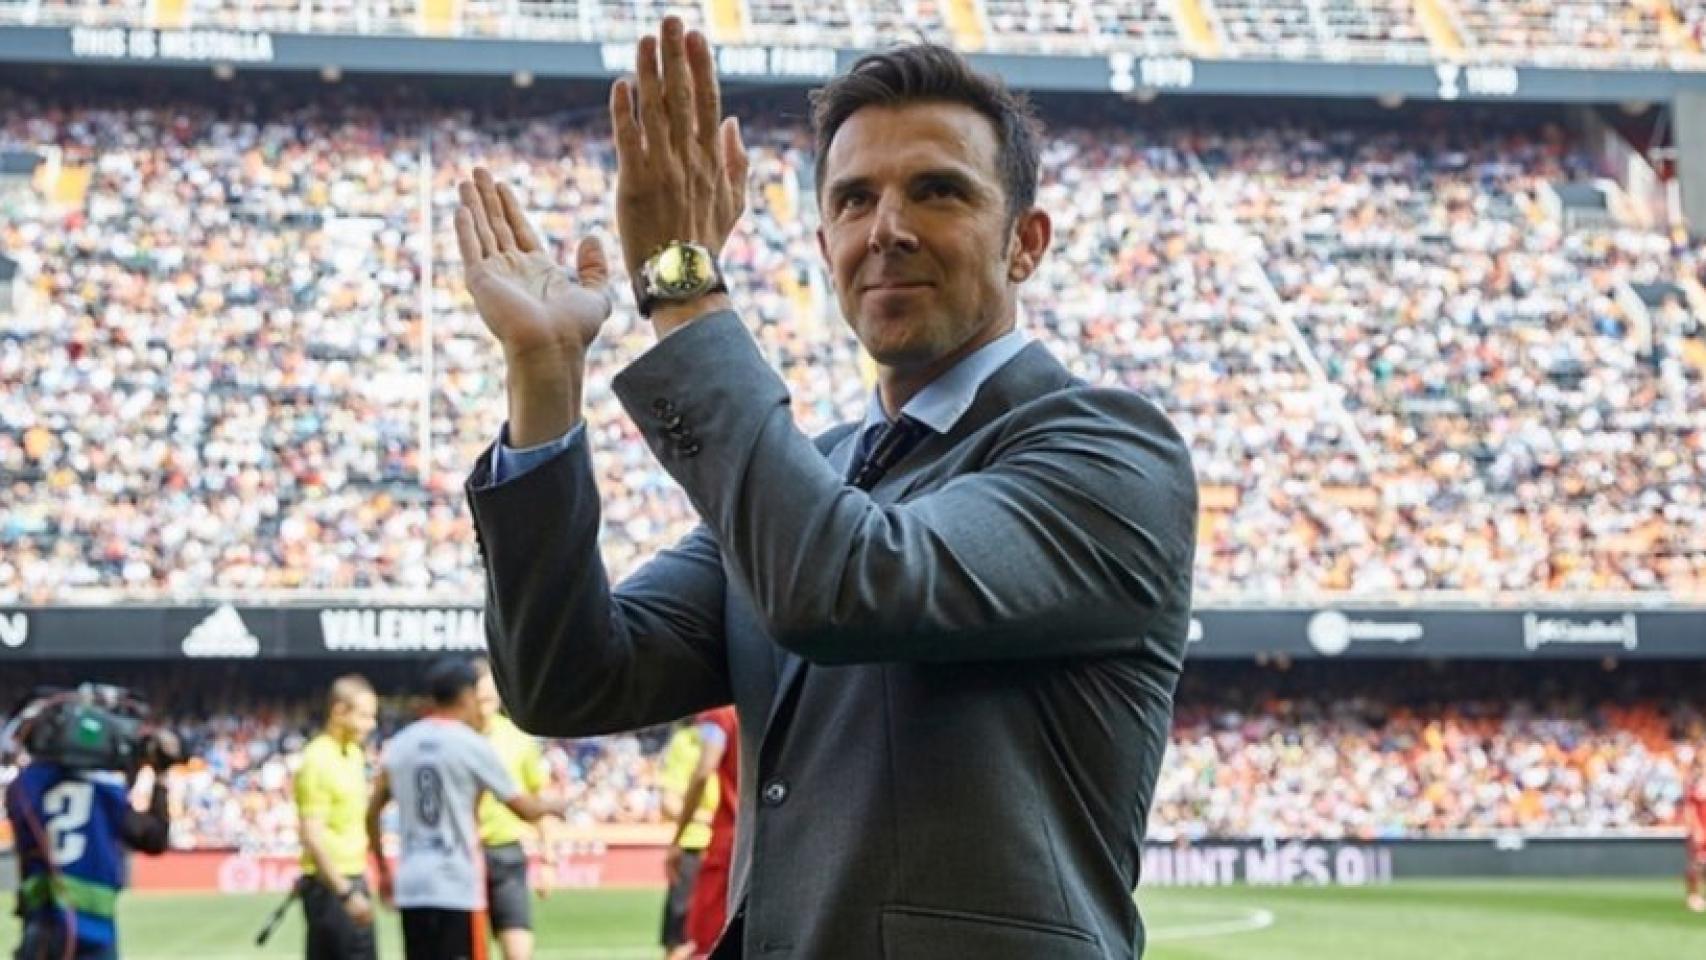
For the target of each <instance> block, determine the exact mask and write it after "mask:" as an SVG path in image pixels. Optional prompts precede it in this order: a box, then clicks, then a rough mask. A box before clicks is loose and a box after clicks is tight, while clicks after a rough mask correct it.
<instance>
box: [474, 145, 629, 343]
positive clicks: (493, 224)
mask: <svg viewBox="0 0 1706 960" xmlns="http://www.w3.org/2000/svg"><path fill="white" fill-rule="evenodd" d="M459 193H460V197H461V200H462V205H461V206H460V207H459V208H458V209H457V211H456V245H457V248H458V249H459V250H460V251H461V254H462V267H463V271H464V274H465V277H466V279H467V283H468V292H469V293H470V294H472V295H473V297H474V306H475V308H476V309H478V310H479V311H480V317H481V319H483V320H485V322H486V326H487V327H489V328H490V329H491V331H492V334H493V335H494V336H496V337H497V338H498V340H499V341H500V342H502V343H503V346H504V352H505V353H507V354H509V355H510V356H511V357H519V356H525V355H528V354H531V353H534V352H535V351H539V350H555V351H564V350H568V351H575V352H581V353H584V351H585V350H586V348H587V347H589V346H591V345H592V341H593V339H594V338H595V337H597V336H598V329H599V327H600V326H602V325H603V324H604V321H605V318H607V317H609V316H610V308H611V304H610V298H609V296H607V295H606V294H605V293H604V285H605V283H606V282H607V281H608V280H609V278H610V267H609V263H608V261H606V259H605V256H604V247H603V246H602V245H601V244H600V243H599V242H598V240H597V239H596V238H593V237H586V238H584V239H582V240H581V242H580V245H579V246H578V247H577V248H576V250H575V278H571V277H570V276H569V275H568V273H567V272H566V271H565V270H564V269H563V268H562V266H561V265H559V264H558V263H557V262H556V261H555V260H553V259H551V256H550V254H548V253H546V252H545V249H544V245H543V244H541V243H540V241H539V235H538V234H537V233H536V232H535V231H534V229H533V225H532V224H531V223H529V222H528V220H527V217H526V216H525V215H523V214H522V212H521V204H520V203H519V201H517V200H516V198H515V194H514V193H513V192H512V191H511V190H510V189H509V187H508V186H499V185H498V184H497V183H495V182H494V181H493V180H492V177H491V174H490V173H488V172H486V171H485V170H484V169H480V170H475V171H474V180H473V182H471V183H470V182H464V183H463V184H461V186H460V189H459Z"/></svg>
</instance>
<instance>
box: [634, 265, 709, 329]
mask: <svg viewBox="0 0 1706 960" xmlns="http://www.w3.org/2000/svg"><path fill="white" fill-rule="evenodd" d="M728 292H729V285H728V284H727V283H725V282H723V276H722V274H721V273H718V274H717V282H716V283H713V284H711V285H710V286H709V287H706V288H705V292H704V293H701V294H698V295H697V296H700V297H708V296H710V295H711V294H713V293H728ZM669 302H670V301H668V300H665V299H664V298H663V297H660V296H657V295H655V294H648V293H646V292H645V290H643V289H641V287H640V282H639V281H638V280H636V281H634V303H635V305H636V306H638V307H639V308H640V316H642V317H645V318H646V319H648V320H650V319H651V316H652V311H653V310H656V309H657V307H658V304H660V303H669Z"/></svg>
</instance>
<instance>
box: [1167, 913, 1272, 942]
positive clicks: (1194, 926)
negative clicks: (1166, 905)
mask: <svg viewBox="0 0 1706 960" xmlns="http://www.w3.org/2000/svg"><path fill="white" fill-rule="evenodd" d="M1273 925H1274V912H1273V911H1272V910H1262V909H1260V908H1257V909H1252V910H1245V911H1244V915H1243V916H1241V917H1238V918H1237V919H1235V920H1215V921H1213V922H1210V923H1183V924H1178V925H1176V926H1171V927H1154V928H1151V929H1150V931H1149V937H1148V940H1149V942H1150V943H1166V942H1167V941H1169V940H1201V939H1203V938H1205V937H1225V936H1230V935H1232V934H1235V933H1255V932H1256V931H1258V930H1266V929H1267V928H1269V927H1271V926H1273Z"/></svg>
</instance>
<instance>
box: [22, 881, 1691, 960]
mask: <svg viewBox="0 0 1706 960" xmlns="http://www.w3.org/2000/svg"><path fill="white" fill-rule="evenodd" d="M1679 886H1680V882H1676V883H1663V882H1652V881H1621V882H1619V881H1612V882H1607V881H1592V882H1581V881H1563V880H1560V881H1545V882H1530V881H1474V882H1419V881H1411V882H1403V883H1396V884H1393V885H1391V886H1384V887H1365V888H1356V889H1346V888H1320V887H1312V888H1303V887H1288V888H1274V887H1231V888H1219V889H1212V890H1205V889H1192V890H1179V889H1165V890H1164V889H1156V890H1145V891H1143V892H1142V893H1141V894H1140V895H1139V897H1138V901H1139V903H1140V904H1141V905H1142V907H1143V911H1144V915H1145V917H1146V918H1147V922H1148V925H1149V929H1150V943H1151V946H1150V949H1149V952H1148V954H1147V956H1148V957H1150V958H1154V960H1233V958H1237V960H1248V958H1259V960H1412V958H1413V960H1511V958H1544V960H1685V958H1687V960H1698V958H1706V915H1696V914H1691V913H1688V912H1687V911H1685V910H1684V909H1683V908H1682V902H1681V901H1682V897H1681V892H1680V890H1679V889H1678V888H1679ZM277 902H278V900H277V898H274V897H264V896H185V895H166V894H159V895H152V896H143V895H140V894H128V895H126V896H125V898H124V900H123V901H122V908H121V912H120V919H119V924H120V926H119V929H120V936H121V938H122V940H123V950H122V956H123V957H124V958H125V960H168V958H171V960H195V958H203V960H214V958H219V960H223V958H243V957H289V956H301V955H302V946H301V937H302V922H301V918H300V915H299V914H296V915H292V916H291V918H290V919H289V920H287V921H286V922H285V923H284V925H283V926H282V927H280V929H279V931H278V933H277V934H276V935H275V936H274V938H273V940H272V942H271V943H269V944H268V945H267V946H266V947H265V948H264V949H262V948H257V947H255V946H254V945H253V943H254V933H255V931H256V929H258V928H259V927H260V925H261V922H262V920H263V919H264V918H265V916H266V914H267V912H268V910H269V909H270V908H271V907H272V906H273V905H274V904H275V903H277ZM660 903H661V894H659V893H652V892H647V891H596V892H594V891H572V892H570V891H561V892H558V893H554V894H552V895H551V896H550V897H549V898H548V899H545V900H542V901H538V908H539V909H538V914H537V922H538V930H539V939H540V949H539V953H538V956H539V960H649V958H654V957H656V956H658V951H657V950H656V949H655V948H653V947H652V946H651V944H652V943H653V940H654V933H655V931H656V929H657V925H656V921H657V915H658V909H659V905H660ZM8 912H9V911H8ZM381 923H382V925H381V928H380V943H381V946H382V948H383V949H382V955H383V956H385V957H388V958H395V957H400V956H401V955H402V952H401V949H400V948H401V936H400V934H399V931H398V928H397V921H396V916H395V914H386V915H385V916H384V918H383V919H382V921H381ZM16 933H17V929H16V921H14V920H13V919H12V918H11V917H9V916H8V917H6V918H5V919H4V920H3V921H0V955H3V956H8V957H9V956H10V955H11V946H12V944H13V943H15V942H16ZM849 960H864V958H849ZM870 960H880V958H870ZM1039 960H1046V958H1039Z"/></svg>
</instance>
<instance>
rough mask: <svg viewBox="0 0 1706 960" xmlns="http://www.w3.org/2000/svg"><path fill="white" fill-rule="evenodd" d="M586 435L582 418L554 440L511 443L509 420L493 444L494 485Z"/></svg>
mask: <svg viewBox="0 0 1706 960" xmlns="http://www.w3.org/2000/svg"><path fill="white" fill-rule="evenodd" d="M584 436H586V422H585V421H582V422H580V423H577V424H575V425H574V426H572V427H570V428H569V432H568V433H565V434H563V435H562V436H560V437H558V438H557V439H555V440H547V441H545V442H544V443H541V444H539V445H537V446H532V447H519V448H518V447H512V446H510V445H509V424H507V423H506V424H504V425H503V429H502V430H499V431H498V442H497V443H494V444H492V486H494V487H496V486H500V485H502V484H505V483H508V482H509V481H511V480H514V479H515V478H517V477H519V476H522V475H523V474H526V473H528V472H530V471H531V470H533V468H535V467H537V466H539V465H540V464H542V463H544V462H546V461H548V460H551V459H553V458H554V457H556V456H557V454H559V453H562V452H563V451H564V450H567V449H569V447H571V446H573V445H574V444H575V443H576V442H577V441H579V440H580V439H581V438H582V437H584Z"/></svg>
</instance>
